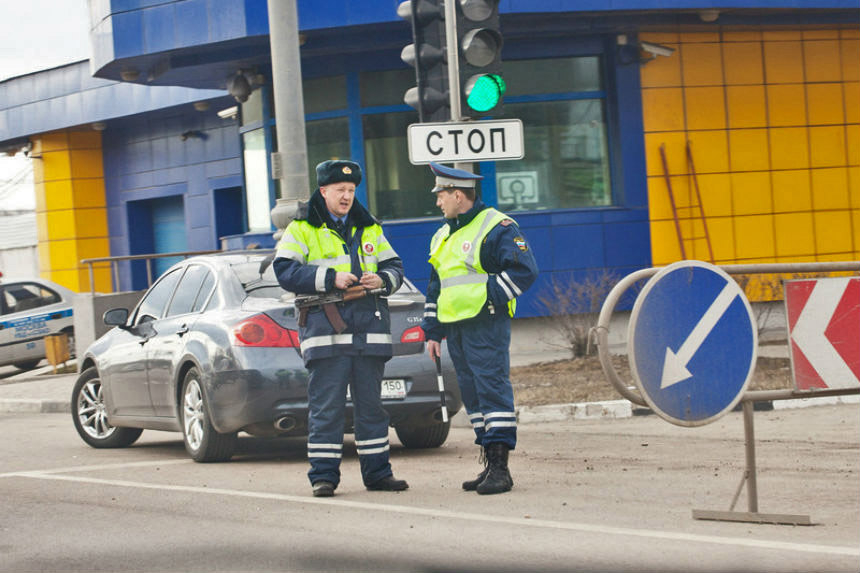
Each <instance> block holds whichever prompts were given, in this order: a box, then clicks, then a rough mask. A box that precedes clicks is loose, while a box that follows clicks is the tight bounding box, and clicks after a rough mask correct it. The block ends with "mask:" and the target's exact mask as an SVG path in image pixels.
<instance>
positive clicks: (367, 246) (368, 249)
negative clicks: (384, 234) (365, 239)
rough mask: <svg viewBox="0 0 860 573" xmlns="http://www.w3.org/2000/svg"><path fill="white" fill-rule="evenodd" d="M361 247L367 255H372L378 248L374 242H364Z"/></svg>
mask: <svg viewBox="0 0 860 573" xmlns="http://www.w3.org/2000/svg"><path fill="white" fill-rule="evenodd" d="M361 248H362V250H363V251H364V254H366V255H372V254H373V251H375V250H376V247H374V246H373V243H364V244H363V245H362V246H361Z"/></svg>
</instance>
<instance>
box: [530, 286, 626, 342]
mask: <svg viewBox="0 0 860 573" xmlns="http://www.w3.org/2000/svg"><path fill="white" fill-rule="evenodd" d="M620 278H621V277H619V275H618V274H617V273H614V272H612V271H609V270H606V269H601V270H596V271H594V272H591V273H589V274H587V275H586V276H585V278H584V279H582V280H579V281H577V280H575V279H574V276H573V274H572V273H570V274H568V275H567V276H566V277H559V276H554V277H553V279H552V284H551V286H550V287H549V288H548V289H546V290H545V291H544V292H542V293H541V294H539V295H538V297H537V299H538V304H539V305H541V306H542V307H543V308H544V309H546V311H547V313H548V314H549V316H550V317H551V319H552V320H551V324H552V327H553V329H554V330H556V331H557V332H558V333H559V334H560V335H561V338H562V340H563V341H564V342H565V344H564V347H565V348H568V349H569V350H570V352H571V355H572V357H573V358H579V357H582V356H587V355H588V354H593V353H594V352H596V347H595V348H591V349H589V344H588V337H589V331H590V330H591V329H592V327H594V326H596V325H597V319H598V317H599V316H600V308H601V306H602V305H603V301H604V300H606V295H607V294H609V291H611V290H612V287H614V286H615V285H616V284H618V281H619V280H620ZM558 346H562V345H558Z"/></svg>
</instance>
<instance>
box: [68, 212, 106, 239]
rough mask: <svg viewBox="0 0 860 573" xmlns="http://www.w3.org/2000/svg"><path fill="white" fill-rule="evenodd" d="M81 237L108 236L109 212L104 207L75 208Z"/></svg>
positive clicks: (76, 221)
mask: <svg viewBox="0 0 860 573" xmlns="http://www.w3.org/2000/svg"><path fill="white" fill-rule="evenodd" d="M75 224H76V227H77V229H78V237H79V238H92V237H107V236H108V227H107V212H106V211H105V210H104V209H80V208H78V209H75Z"/></svg>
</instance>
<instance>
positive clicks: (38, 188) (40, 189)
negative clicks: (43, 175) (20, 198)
mask: <svg viewBox="0 0 860 573" xmlns="http://www.w3.org/2000/svg"><path fill="white" fill-rule="evenodd" d="M33 163H38V162H36V161H34V162H33ZM33 193H34V195H35V198H36V212H37V213H41V212H42V211H44V210H45V201H46V197H45V183H44V182H41V181H36V182H34V183H33Z"/></svg>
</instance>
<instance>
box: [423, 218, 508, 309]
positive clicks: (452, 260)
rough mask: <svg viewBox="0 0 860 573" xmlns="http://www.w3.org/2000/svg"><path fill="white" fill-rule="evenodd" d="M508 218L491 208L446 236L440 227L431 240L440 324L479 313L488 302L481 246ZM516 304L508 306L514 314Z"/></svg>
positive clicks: (431, 259)
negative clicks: (493, 230) (437, 281)
mask: <svg viewBox="0 0 860 573" xmlns="http://www.w3.org/2000/svg"><path fill="white" fill-rule="evenodd" d="M505 219H510V217H508V216H507V215H505V214H504V213H501V212H499V211H497V210H495V209H493V208H492V207H490V208H487V209H484V210H483V211H481V212H480V213H478V214H477V215H476V216H475V218H474V219H472V220H471V221H470V222H469V224H468V225H466V226H465V227H462V228H460V229H457V231H455V232H454V234H453V235H450V236H449V233H450V227H449V226H448V225H447V224H446V225H443V226H442V227H441V228H440V229H439V230H438V231H436V234H435V235H433V238H432V239H431V240H430V264H431V265H433V267H434V268H435V269H436V273H437V274H438V275H439V282H440V287H441V288H440V291H439V298H438V299H437V300H436V305H437V306H436V316H437V318H438V320H439V322H443V323H444V322H457V321H459V320H465V319H467V318H472V317H473V316H475V315H477V314H478V313H479V312H481V309H482V308H483V307H484V304H485V303H486V302H487V278H488V275H487V272H486V271H485V270H484V268H483V267H482V266H481V244H482V243H483V242H484V238H485V237H486V236H487V234H489V232H490V231H491V230H492V229H493V227H495V226H496V225H498V224H499V223H501V222H502V221H504V220H505ZM515 308H516V301H515V300H511V301H510V302H509V303H508V314H509V315H510V316H513V315H514V309H515Z"/></svg>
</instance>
